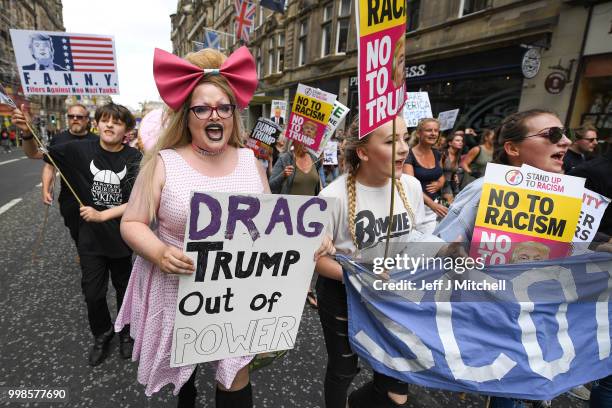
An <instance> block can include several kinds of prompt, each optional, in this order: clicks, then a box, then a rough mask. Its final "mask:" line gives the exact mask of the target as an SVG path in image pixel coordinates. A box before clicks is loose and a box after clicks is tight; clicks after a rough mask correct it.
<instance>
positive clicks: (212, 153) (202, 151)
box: [191, 143, 227, 156]
mask: <svg viewBox="0 0 612 408" xmlns="http://www.w3.org/2000/svg"><path fill="white" fill-rule="evenodd" d="M226 147H227V144H226V145H224V146H223V147H222V148H221V149H219V150H213V151H211V150H206V149H202V148H201V147H200V146H197V145H195V144H194V143H191V148H192V149H193V151H194V152H196V153H198V154H199V155H201V156H218V155H220V154H221V153H223V152H224V151H225V148H226Z"/></svg>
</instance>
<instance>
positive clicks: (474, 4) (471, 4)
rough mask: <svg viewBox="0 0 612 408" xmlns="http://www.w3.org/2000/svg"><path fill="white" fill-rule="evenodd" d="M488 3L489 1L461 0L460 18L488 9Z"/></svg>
mask: <svg viewBox="0 0 612 408" xmlns="http://www.w3.org/2000/svg"><path fill="white" fill-rule="evenodd" d="M488 2H489V0H461V3H460V4H459V17H463V16H467V15H468V14H472V13H476V12H477V11H481V10H484V9H486V8H487V5H488Z"/></svg>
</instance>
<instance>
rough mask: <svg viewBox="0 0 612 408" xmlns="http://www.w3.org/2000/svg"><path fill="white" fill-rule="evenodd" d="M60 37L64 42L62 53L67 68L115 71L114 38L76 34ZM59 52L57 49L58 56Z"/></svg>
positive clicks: (78, 70)
mask: <svg viewBox="0 0 612 408" xmlns="http://www.w3.org/2000/svg"><path fill="white" fill-rule="evenodd" d="M58 37H59V36H58ZM60 38H61V43H62V48H61V53H62V54H63V56H62V57H61V61H62V65H64V66H65V67H66V70H68V71H77V72H81V71H82V72H114V71H115V56H114V52H113V39H112V38H105V37H88V36H76V35H67V36H61V37H60ZM57 54H58V52H57V51H56V56H57ZM60 55H61V54H60ZM57 59H59V58H57Z"/></svg>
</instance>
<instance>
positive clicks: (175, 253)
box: [155, 245, 195, 275]
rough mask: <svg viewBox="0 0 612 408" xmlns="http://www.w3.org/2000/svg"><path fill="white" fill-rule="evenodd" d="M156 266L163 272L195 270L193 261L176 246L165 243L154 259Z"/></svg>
mask: <svg viewBox="0 0 612 408" xmlns="http://www.w3.org/2000/svg"><path fill="white" fill-rule="evenodd" d="M155 264H156V265H157V267H158V268H159V269H160V270H161V271H162V272H165V273H170V274H179V275H180V274H187V275H188V274H191V273H193V272H194V271H195V267H194V266H193V261H192V260H191V258H189V257H188V256H187V255H185V254H184V253H183V251H181V250H180V249H178V248H177V247H174V246H172V245H166V247H165V248H164V250H163V251H161V253H160V254H159V257H158V258H157V259H156V260H155Z"/></svg>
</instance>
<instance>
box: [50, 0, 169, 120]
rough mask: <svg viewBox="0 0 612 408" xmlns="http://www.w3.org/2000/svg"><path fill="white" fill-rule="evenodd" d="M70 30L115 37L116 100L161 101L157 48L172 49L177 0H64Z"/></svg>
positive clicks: (132, 104)
mask: <svg viewBox="0 0 612 408" xmlns="http://www.w3.org/2000/svg"><path fill="white" fill-rule="evenodd" d="M62 3H63V5H64V26H65V27H66V31H67V32H71V33H80V34H104V35H112V36H114V37H115V49H116V52H117V67H118V69H119V92H121V94H120V95H113V100H114V101H115V102H117V103H120V104H123V105H129V106H130V107H132V108H136V109H138V107H139V105H138V102H143V101H145V100H148V101H151V100H153V101H157V100H160V99H159V94H158V93H157V88H156V87H155V82H154V81H153V49H154V48H155V47H157V48H161V49H164V50H166V51H169V52H172V42H171V41H170V14H172V13H174V12H175V11H176V5H177V0H89V1H83V0H62Z"/></svg>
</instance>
